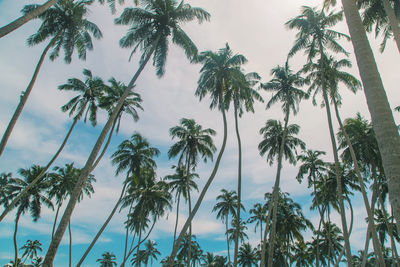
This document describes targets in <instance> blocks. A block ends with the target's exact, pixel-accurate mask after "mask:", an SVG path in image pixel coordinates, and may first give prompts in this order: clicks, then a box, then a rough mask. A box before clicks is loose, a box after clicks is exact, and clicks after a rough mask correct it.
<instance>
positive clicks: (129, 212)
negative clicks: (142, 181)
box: [121, 203, 133, 266]
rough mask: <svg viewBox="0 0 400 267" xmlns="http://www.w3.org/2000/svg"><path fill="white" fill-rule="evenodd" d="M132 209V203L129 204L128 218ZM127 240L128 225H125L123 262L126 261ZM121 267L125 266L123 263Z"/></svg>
mask: <svg viewBox="0 0 400 267" xmlns="http://www.w3.org/2000/svg"><path fill="white" fill-rule="evenodd" d="M132 207H133V203H132V204H131V206H130V208H129V212H128V216H129V214H131V211H132ZM128 239H129V225H128V224H126V233H125V249H124V262H125V260H126V253H127V250H128ZM121 266H125V264H124V263H123V264H121Z"/></svg>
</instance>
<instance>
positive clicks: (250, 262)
mask: <svg viewBox="0 0 400 267" xmlns="http://www.w3.org/2000/svg"><path fill="white" fill-rule="evenodd" d="M238 263H239V264H240V266H243V267H253V266H258V265H257V264H258V257H257V248H252V247H251V245H250V243H243V245H242V246H241V247H240V249H239V253H238Z"/></svg>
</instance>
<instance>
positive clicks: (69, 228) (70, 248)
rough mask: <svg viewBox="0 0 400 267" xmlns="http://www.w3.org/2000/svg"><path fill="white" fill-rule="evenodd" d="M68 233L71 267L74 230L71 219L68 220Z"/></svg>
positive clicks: (70, 262) (70, 264) (70, 263)
mask: <svg viewBox="0 0 400 267" xmlns="http://www.w3.org/2000/svg"><path fill="white" fill-rule="evenodd" d="M68 233H69V265H68V266H69V267H71V266H72V231H71V221H69V222H68Z"/></svg>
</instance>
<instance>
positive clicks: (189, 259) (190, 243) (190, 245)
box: [186, 153, 192, 267]
mask: <svg viewBox="0 0 400 267" xmlns="http://www.w3.org/2000/svg"><path fill="white" fill-rule="evenodd" d="M189 173H190V153H188V156H187V162H186V177H187V178H186V189H187V195H188V202H189V217H190V215H191V213H192V199H191V197H190V188H189ZM188 241H189V246H188V259H187V266H188V267H190V261H191V258H192V222H190V224H189V240H188Z"/></svg>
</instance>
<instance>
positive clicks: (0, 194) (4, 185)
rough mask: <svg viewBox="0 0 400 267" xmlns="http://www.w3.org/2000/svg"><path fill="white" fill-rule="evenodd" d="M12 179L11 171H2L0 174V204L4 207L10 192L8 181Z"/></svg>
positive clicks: (6, 204)
mask: <svg viewBox="0 0 400 267" xmlns="http://www.w3.org/2000/svg"><path fill="white" fill-rule="evenodd" d="M11 179H12V174H11V172H9V173H5V172H2V173H1V174H0V205H3V207H4V208H7V206H8V202H9V201H10V199H9V197H8V196H9V194H10V182H11Z"/></svg>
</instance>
